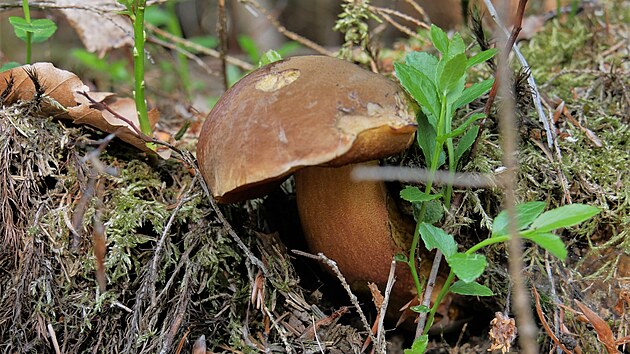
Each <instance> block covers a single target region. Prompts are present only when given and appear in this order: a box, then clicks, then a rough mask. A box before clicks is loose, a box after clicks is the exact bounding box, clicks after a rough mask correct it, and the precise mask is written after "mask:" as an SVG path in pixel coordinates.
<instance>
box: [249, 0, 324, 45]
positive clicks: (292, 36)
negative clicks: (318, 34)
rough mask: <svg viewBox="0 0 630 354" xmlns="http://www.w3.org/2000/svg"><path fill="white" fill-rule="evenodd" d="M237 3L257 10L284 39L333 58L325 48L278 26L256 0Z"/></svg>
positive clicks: (273, 18)
mask: <svg viewBox="0 0 630 354" xmlns="http://www.w3.org/2000/svg"><path fill="white" fill-rule="evenodd" d="M239 2H240V3H241V4H243V5H245V6H251V7H252V8H254V9H256V10H258V11H259V12H260V13H262V14H263V15H265V17H266V18H267V20H268V21H269V23H271V25H272V26H274V27H275V28H276V30H277V31H278V32H280V33H281V34H283V35H284V36H285V37H287V38H289V39H291V40H294V41H296V42H298V43H300V44H302V45H304V46H305V47H308V48H310V49H312V50H314V51H316V52H317V53H319V54H322V55H326V56H329V57H333V56H335V54H334V53H332V52H330V51H328V50H327V49H326V48H324V47H322V46H320V45H319V44H317V43H315V42H313V41H311V40H309V39H307V38H305V37H302V36H300V35H299V34H297V33H295V32H292V31H289V30H288V29H286V27H284V26H283V25H282V24H280V22H279V21H278V20H277V19H276V18H275V17H273V16H272V15H271V14H270V13H269V11H267V9H265V8H264V7H263V6H262V5H260V4H259V3H258V1H256V0H239Z"/></svg>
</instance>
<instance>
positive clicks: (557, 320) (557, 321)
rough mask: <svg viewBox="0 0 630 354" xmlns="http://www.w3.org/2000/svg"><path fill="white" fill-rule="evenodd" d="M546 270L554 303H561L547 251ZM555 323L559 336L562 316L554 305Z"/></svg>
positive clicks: (556, 333)
mask: <svg viewBox="0 0 630 354" xmlns="http://www.w3.org/2000/svg"><path fill="white" fill-rule="evenodd" d="M545 270H546V271H547V279H549V285H550V293H551V300H552V301H553V303H554V304H558V303H560V298H558V294H557V293H556V282H555V281H554V279H553V273H552V272H551V263H550V262H549V252H545ZM553 324H554V327H555V329H556V331H555V332H554V334H555V335H556V336H558V334H559V331H560V317H559V315H558V307H557V306H554V307H553ZM558 354H560V350H558Z"/></svg>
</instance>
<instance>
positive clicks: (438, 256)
mask: <svg viewBox="0 0 630 354" xmlns="http://www.w3.org/2000/svg"><path fill="white" fill-rule="evenodd" d="M441 262H442V252H440V250H438V251H437V252H435V257H434V258H433V265H432V266H431V272H430V273H429V278H428V280H427V285H426V288H425V289H424V296H423V298H422V305H423V306H426V307H427V308H429V307H431V294H432V293H433V288H434V287H435V279H437V274H438V271H439V270H440V263H441ZM427 315H428V313H427V312H421V313H420V314H419V315H418V325H417V326H416V338H418V337H420V336H421V335H422V331H423V330H424V325H425V322H426V320H427Z"/></svg>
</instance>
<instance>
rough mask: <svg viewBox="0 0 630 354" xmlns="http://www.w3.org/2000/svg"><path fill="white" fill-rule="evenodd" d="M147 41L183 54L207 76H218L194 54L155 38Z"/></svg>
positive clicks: (151, 37) (152, 37)
mask: <svg viewBox="0 0 630 354" xmlns="http://www.w3.org/2000/svg"><path fill="white" fill-rule="evenodd" d="M148 40H149V41H150V42H152V43H155V44H157V45H160V46H162V47H164V48H168V49H170V50H173V51H176V52H178V53H181V54H183V55H184V56H185V57H186V58H188V59H190V60H192V61H194V62H195V63H197V65H199V66H200V67H201V68H203V70H205V71H206V73H208V75H212V76H219V74H218V73H217V72H216V71H214V70H212V68H211V67H210V66H209V65H208V64H206V63H205V62H204V61H203V60H201V58H199V57H198V56H196V55H195V54H193V53H191V52H189V51H187V50H186V49H184V48H182V47H181V46H178V45H175V44H172V43H169V42H166V41H163V40H161V39H160V38H157V37H156V36H150V37H149V38H148Z"/></svg>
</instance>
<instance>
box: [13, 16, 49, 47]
mask: <svg viewBox="0 0 630 354" xmlns="http://www.w3.org/2000/svg"><path fill="white" fill-rule="evenodd" d="M9 22H10V23H11V25H12V26H13V31H14V32H15V35H16V36H17V37H18V38H19V39H21V40H23V41H26V32H31V33H32V34H33V35H32V36H31V41H32V42H33V43H40V42H44V41H46V40H47V39H48V38H50V37H51V36H52V35H53V34H55V31H56V30H57V25H56V24H55V23H54V22H53V21H51V20H49V19H47V18H40V19H37V20H31V22H30V23H29V22H27V21H26V20H25V19H23V18H22V17H16V16H11V17H9Z"/></svg>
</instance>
